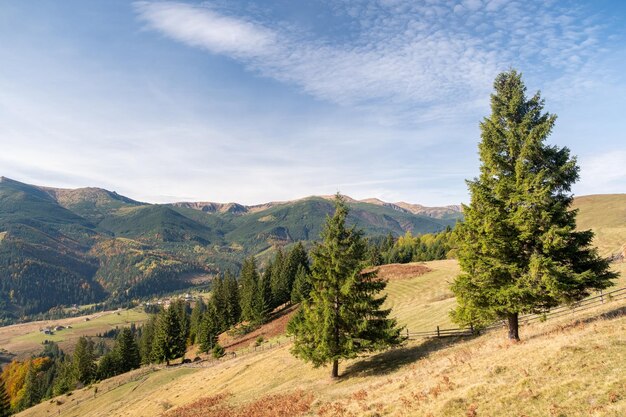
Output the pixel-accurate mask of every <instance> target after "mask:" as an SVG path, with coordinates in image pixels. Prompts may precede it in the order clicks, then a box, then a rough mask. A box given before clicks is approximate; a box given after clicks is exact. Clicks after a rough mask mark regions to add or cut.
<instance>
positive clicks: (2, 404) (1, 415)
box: [0, 379, 11, 417]
mask: <svg viewBox="0 0 626 417" xmlns="http://www.w3.org/2000/svg"><path fill="white" fill-rule="evenodd" d="M10 415H11V402H10V400H9V394H7V391H6V389H5V388H4V382H3V381H2V380H1V379H0V417H9V416H10Z"/></svg>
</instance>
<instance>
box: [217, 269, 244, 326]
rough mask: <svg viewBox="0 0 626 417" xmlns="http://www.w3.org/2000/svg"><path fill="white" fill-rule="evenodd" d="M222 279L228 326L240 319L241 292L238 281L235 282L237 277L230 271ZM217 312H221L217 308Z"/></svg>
mask: <svg viewBox="0 0 626 417" xmlns="http://www.w3.org/2000/svg"><path fill="white" fill-rule="evenodd" d="M224 281H225V283H226V312H227V314H228V327H230V326H234V325H235V324H237V323H239V321H240V320H241V307H240V298H241V294H240V293H239V282H237V278H236V277H235V275H233V274H232V273H231V272H230V271H227V272H226V276H225V278H224ZM217 314H218V315H219V314H223V313H222V312H221V311H220V310H217ZM223 330H225V329H223Z"/></svg>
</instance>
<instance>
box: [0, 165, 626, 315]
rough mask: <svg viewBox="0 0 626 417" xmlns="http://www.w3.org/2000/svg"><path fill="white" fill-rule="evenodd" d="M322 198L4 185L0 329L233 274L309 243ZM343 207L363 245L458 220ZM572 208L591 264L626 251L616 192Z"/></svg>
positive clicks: (625, 197) (622, 206)
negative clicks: (255, 259) (249, 198)
mask: <svg viewBox="0 0 626 417" xmlns="http://www.w3.org/2000/svg"><path fill="white" fill-rule="evenodd" d="M331 198H332V197H331V196H319V197H315V196H312V197H307V198H303V199H300V200H295V201H284V202H271V203H265V204H259V205H254V206H245V205H242V204H237V203H226V204H222V203H212V202H183V203H172V204H164V205H157V204H148V203H142V202H139V201H136V200H133V199H131V198H128V197H124V196H121V195H119V194H117V193H115V192H111V191H108V190H103V189H99V188H81V189H76V190H67V189H56V188H49V187H39V186H34V185H29V184H24V183H21V182H18V181H14V180H11V179H8V178H4V177H2V178H1V180H0V266H2V268H0V293H1V295H2V298H0V321H1V322H12V321H15V320H18V319H20V318H21V317H23V316H33V315H36V314H38V313H42V312H45V311H47V310H48V309H50V308H53V307H56V306H62V305H65V306H67V305H71V304H82V303H93V302H100V301H105V300H106V301H110V302H113V303H120V302H124V301H127V300H129V299H132V298H137V297H144V296H151V295H154V294H159V293H164V292H167V291H173V290H179V289H184V288H186V287H189V286H190V285H192V284H191V283H190V282H191V281H192V280H193V279H190V277H191V278H193V277H195V276H210V275H211V274H215V273H217V272H220V271H224V270H227V269H231V270H238V268H239V265H240V263H241V261H242V259H243V258H244V257H246V256H250V255H254V256H259V257H260V258H259V260H260V262H261V263H262V262H263V260H264V259H267V257H268V256H269V254H271V253H272V251H273V250H274V249H275V248H276V247H279V246H285V245H289V244H292V243H294V242H297V241H305V242H311V241H313V240H316V239H317V238H318V236H319V233H320V230H321V226H322V224H323V222H324V220H325V218H326V216H327V215H328V214H330V213H332V210H333V203H332V201H331ZM346 198H347V200H348V203H349V205H350V207H351V212H350V216H349V219H348V221H349V223H351V224H354V225H356V226H357V227H359V228H361V229H363V230H364V231H365V233H366V235H368V236H377V235H387V234H389V233H391V234H393V235H395V236H398V235H402V234H404V233H406V232H407V231H410V232H411V233H413V234H414V235H417V234H422V233H429V232H437V231H441V230H443V229H445V228H446V227H448V226H453V225H454V224H455V223H456V222H457V221H458V220H459V219H461V218H462V213H461V212H460V208H459V207H458V206H447V207H424V206H420V205H417V204H408V203H403V202H399V203H386V202H384V201H381V200H378V199H367V200H362V201H357V200H353V199H350V198H349V197H346ZM574 207H575V208H577V209H579V215H578V221H579V227H580V228H581V229H588V228H591V229H593V230H594V231H595V232H596V240H595V241H594V243H595V244H596V245H597V246H598V247H599V249H600V252H601V254H603V255H604V256H614V255H615V256H617V254H619V253H620V251H621V252H623V251H624V244H626V194H616V195H596V196H583V197H578V198H576V199H575V202H574ZM43 294H45V295H46V296H45V297H44V296H43Z"/></svg>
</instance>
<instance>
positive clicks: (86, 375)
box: [73, 337, 96, 385]
mask: <svg viewBox="0 0 626 417" xmlns="http://www.w3.org/2000/svg"><path fill="white" fill-rule="evenodd" d="M73 363H74V372H75V376H76V380H78V381H79V382H80V383H82V384H83V385H87V384H89V383H90V382H92V381H93V380H94V378H95V376H96V363H95V355H94V344H93V341H92V340H91V339H86V338H85V337H80V338H79V339H78V342H76V347H75V348H74V361H73Z"/></svg>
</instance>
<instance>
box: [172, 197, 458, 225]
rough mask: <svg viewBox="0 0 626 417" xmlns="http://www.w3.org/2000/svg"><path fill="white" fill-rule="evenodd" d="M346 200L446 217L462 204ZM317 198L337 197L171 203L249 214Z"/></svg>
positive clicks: (347, 198) (220, 211) (221, 211)
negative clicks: (262, 201)
mask: <svg viewBox="0 0 626 417" xmlns="http://www.w3.org/2000/svg"><path fill="white" fill-rule="evenodd" d="M343 197H344V198H345V199H346V201H348V202H349V203H353V204H354V203H365V204H373V205H376V206H383V207H388V208H391V209H394V210H397V211H401V212H404V213H412V214H420V215H425V216H429V217H434V218H438V219H441V218H445V217H448V216H453V217H454V216H458V215H459V214H460V213H461V205H449V206H443V207H428V206H423V205H421V204H411V203H405V202H403V201H400V202H397V203H389V202H386V201H382V200H380V199H378V198H366V199H363V200H356V199H353V198H351V197H349V196H343ZM315 198H323V199H326V200H332V199H334V198H335V196H334V195H321V196H315V195H313V196H309V197H304V198H300V199H297V200H287V201H272V202H269V203H263V204H255V205H249V206H248V205H244V204H239V203H216V202H185V201H183V202H176V203H170V205H172V206H175V207H183V208H190V209H194V210H200V211H204V212H207V213H232V214H247V213H257V212H260V211H263V210H267V209H270V208H272V207H276V206H284V205H288V204H293V203H296V202H299V201H303V200H308V199H315Z"/></svg>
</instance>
